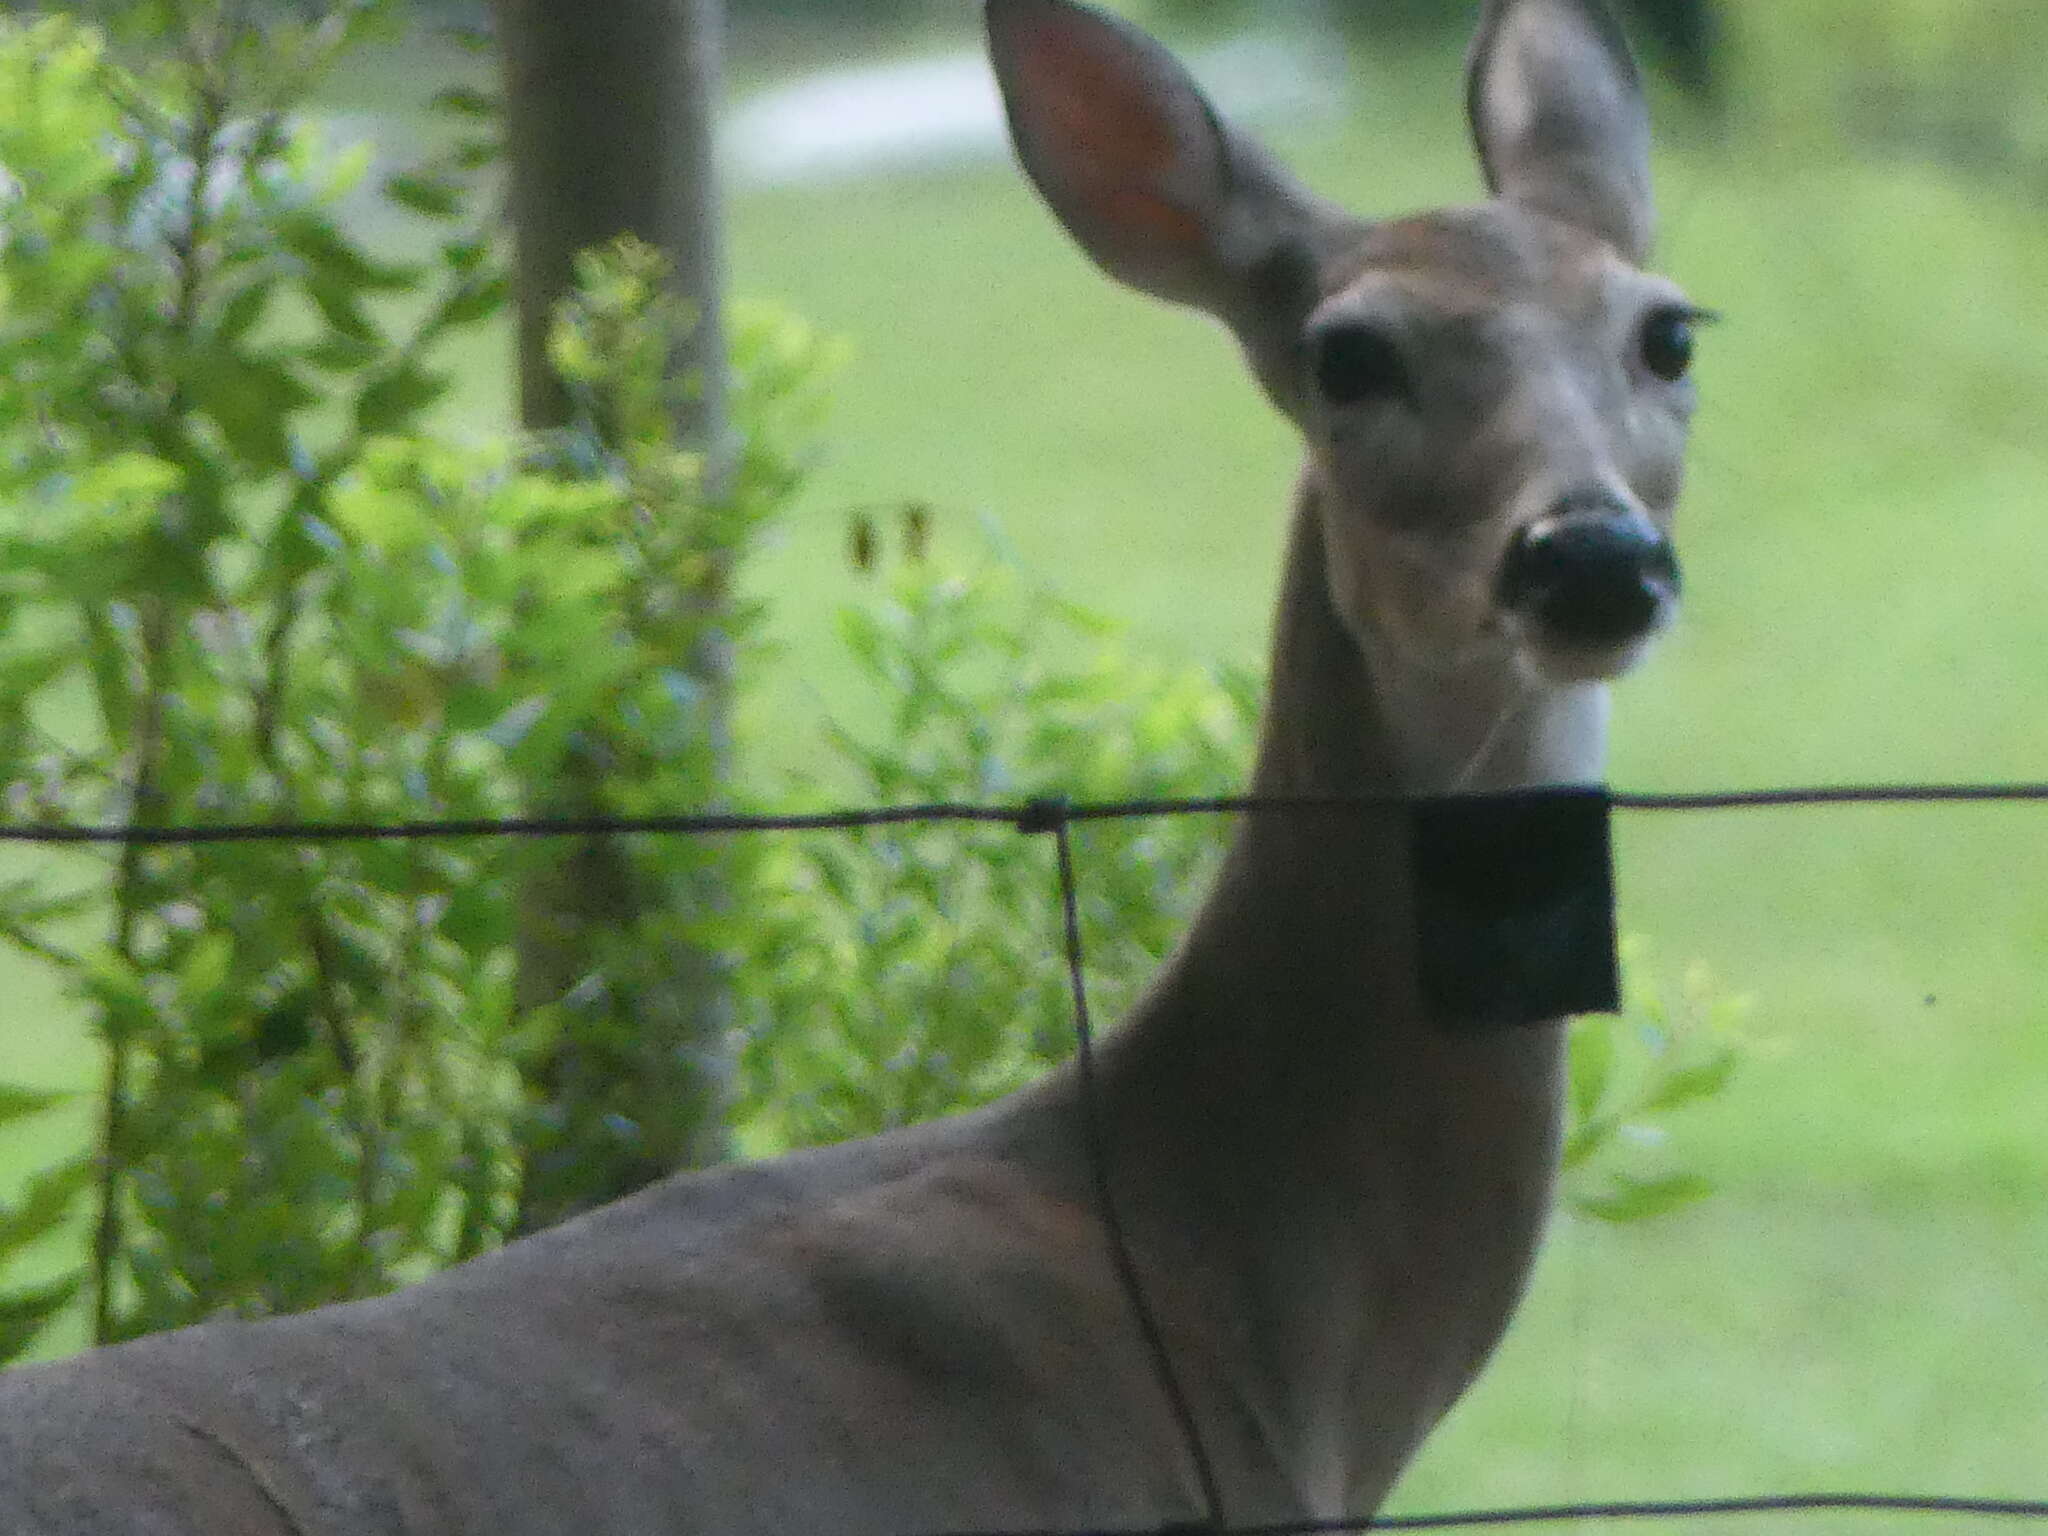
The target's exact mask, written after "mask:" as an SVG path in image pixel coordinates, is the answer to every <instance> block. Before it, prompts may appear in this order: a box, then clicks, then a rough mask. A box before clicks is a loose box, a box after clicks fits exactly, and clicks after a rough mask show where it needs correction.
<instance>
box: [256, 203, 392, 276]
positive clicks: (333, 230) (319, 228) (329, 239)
mask: <svg viewBox="0 0 2048 1536" xmlns="http://www.w3.org/2000/svg"><path fill="white" fill-rule="evenodd" d="M277 234H278V240H279V242H280V243H281V244H282V245H283V246H284V247H285V249H286V250H288V251H290V252H291V253H292V254H293V255H294V256H296V257H298V258H299V260H300V261H302V262H304V263H305V264H306V266H307V268H308V269H309V270H310V271H311V272H313V273H318V274H320V275H322V276H325V277H327V278H329V279H331V280H332V281H334V282H338V283H343V284H346V285H347V286H348V287H351V288H355V289H359V290H363V291H367V292H372V293H402V292H405V291H406V290H408V289H411V288H413V287H416V286H417V285H418V283H419V277H420V271H419V268H418V267H416V266H412V265H409V264H401V263H398V262H381V261H375V260H373V259H371V257H369V256H368V255H366V254H365V253H364V252H363V251H362V249H361V248H360V247H358V246H357V245H355V244H354V243H353V242H352V241H350V240H349V239H348V238H347V237H346V236H345V235H343V234H342V232H341V230H340V227H339V226H337V225H336V224H335V222H334V221H333V220H332V219H329V218H327V217H325V216H323V215H321V214H316V213H300V214H298V215H296V216H294V217H293V218H290V219H286V220H283V221H281V222H280V223H279V225H278V230H277Z"/></svg>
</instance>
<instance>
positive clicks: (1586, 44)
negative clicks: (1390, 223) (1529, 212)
mask: <svg viewBox="0 0 2048 1536" xmlns="http://www.w3.org/2000/svg"><path fill="white" fill-rule="evenodd" d="M1466 109H1467V112H1468V114H1469V116H1470V118H1471V122H1472V137H1473V140H1474V142H1476V143H1477V145H1478V147H1479V160H1480V164H1481V165H1482V166H1483V167H1484V169H1485V172H1486V184H1487V186H1488V187H1489V188H1490V189H1491V190H1493V191H1494V192H1496V193H1498V194H1500V195H1501V196H1503V197H1508V198H1512V199H1514V200H1515V201H1516V202H1519V203H1523V204H1526V205H1527V206H1529V207H1531V208H1535V209H1537V210H1539V211H1541V212H1543V213H1547V214H1549V215H1551V216H1552V217H1553V218H1558V219H1562V220H1564V221H1565V222H1566V223H1569V224H1576V225H1577V226H1579V227H1580V228H1581V229H1584V230H1587V231H1589V232H1591V233H1593V234H1596V235H1599V236H1600V237H1601V238H1602V239H1604V240H1606V241H1607V242H1608V243H1609V244H1611V245H1613V246H1614V247H1615V248H1616V249H1617V250H1619V251H1620V252H1621V253H1622V254H1623V255H1624V256H1626V257H1628V259H1629V260H1630V261H1634V262H1641V261H1642V260H1644V259H1645V258H1646V257H1647V256H1648V254H1649V250H1650V243H1651V238H1652V235H1653V233H1654V231H1655V227H1656V210H1655V207H1654V205H1653V204H1652V201H1651V197H1650V117H1649V110H1648V108H1647V107H1646V106H1645V105H1644V102H1643V90H1642V79H1641V76H1640V75H1638V74H1637V72H1636V65H1635V59H1634V58H1633V57H1632V56H1631V55H1630V53H1629V48H1628V40H1627V39H1626V38H1625V37H1624V36H1623V35H1622V31H1621V27H1620V26H1619V24H1617V23H1616V21H1615V20H1614V17H1613V16H1612V15H1611V14H1610V13H1609V12H1608V10H1607V8H1606V7H1605V6H1604V5H1603V4H1602V3H1601V0H1487V6H1486V13H1485V16H1484V17H1483V18H1482V20H1481V21H1480V24H1479V35H1478V37H1477V38H1476V39H1474V41H1473V44H1472V54H1471V60H1470V73H1469V75H1468V78H1467V92H1466Z"/></svg>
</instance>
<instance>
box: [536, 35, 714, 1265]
mask: <svg viewBox="0 0 2048 1536" xmlns="http://www.w3.org/2000/svg"><path fill="white" fill-rule="evenodd" d="M720 9H721V8H720V4H719V0H587V3H584V4H564V3H562V0H497V15H498V24H499V31H500V36H501V46H502V49H503V58H504V70H505V106H506V125H507V139H508V146H509V149H510V156H511V171H512V185H511V202H512V214H513V222H514V225H515V229H516V232H517V242H518V255H517V292H518V309H519V382H520V407H521V414H522V416H523V418H524V420H525V423H526V425H527V426H529V427H532V428H540V429H545V428H553V427H559V426H562V425H564V424H565V423H566V421H567V419H568V415H569V402H568V400H567V398H566V395H565V393H564V391H563V389H562V386H561V383H560V381H559V380H558V379H557V378H556V377H555V374H554V372H553V370H552V369H551V368H550V366H549V363H548V357H547V336H548V329H549V324H550V320H551V317H552V314H553V310H554V307H555V304H556V302H557V300H559V299H560V298H561V296H562V295H563V294H564V293H565V292H566V291H567V290H568V288H569V287H570V286H571V284H572V283H573V280H574V260H575V257H576V255H577V253H578V252H580V251H583V250H586V249H588V248H590V247H593V246H597V245H602V244H604V243H605V242H607V241H610V240H613V239H615V238H617V237H618V236H620V235H625V234H631V235H635V236H637V237H639V238H640V239H642V240H644V241H646V242H647V243H648V244H650V245H652V246H654V247H656V248H657V249H658V250H660V251H662V252H663V253H664V254H665V255H666V256H667V257H668V259H669V261H670V263H671V264H672V271H673V276H674V282H675V285H676V287H677V289H678V291H679V293H680V294H681V295H682V296H683V297H684V298H685V299H686V300H688V302H689V303H690V304H691V306H692V307H693V310H694V313H695V314H696V316H697V321H698V323H697V326H696V329H695V332H694V334H693V335H692V336H691V338H690V340H689V342H688V344H687V345H686V346H685V347H683V348H682V349H681V352H680V355H679V356H678V357H677V358H676V360H675V366H676V368H677V369H678V370H679V371H681V372H684V373H686V374H688V375H690V376H693V383H694V387H693V388H692V389H691V390H689V391H688V393H687V395H686V397H685V398H686V401H687V403H686V405H685V406H683V407H682V408H681V409H682V411H683V413H684V414H683V419H681V420H679V421H678V423H677V426H678V429H679V434H680V436H681V438H682V440H684V441H686V442H690V443H692V444H694V445H695V446H697V447H698V448H700V449H702V450H703V451H704V452H705V453H706V455H707V462H708V464H709V466H710V468H709V472H708V479H709V482H710V490H711V493H712V494H713V495H716V494H718V493H719V491H720V490H721V488H722V484H723V481H724V479H725V475H724V471H723V469H722V464H723V461H724V459H725V456H726V452H727V441H728V436H729V428H728V423H727V415H726V399H727V387H726V384H727V381H726V345H725V334H724V327H723V324H722V319H723V316H722V306H721V302H720V290H721V287H722V280H723V272H722V267H723V261H722V256H721V248H720V230H721V222H720V217H719V200H718V196H717V184H716V178H715V172H714V165H713V159H712V148H713V117H714V110H715V106H716V101H717V93H718V82H719V72H720V71H719V41H720V39H719V31H720V19H721V18H720ZM714 618H715V615H714ZM719 628H720V626H718V625H716V624H715V623H714V625H713V626H712V629H713V631H714V632H717V631H718V630H719ZM686 666H687V670H688V671H689V672H690V673H691V674H692V677H693V679H694V680H695V681H696V682H697V683H698V684H699V685H700V687H701V688H702V689H703V691H704V694H705V696H706V697H707V698H708V699H709V700H710V701H711V707H710V718H711V720H712V722H713V723H712V726H711V729H712V731H713V733H714V736H715V738H716V766H715V768H714V770H713V777H714V779H715V780H717V781H718V782H716V783H714V784H710V785H707V786H705V790H706V799H707V800H708V799H710V798H712V796H713V795H714V794H715V793H716V792H717V791H718V790H720V789H722V788H723V787H724V783H725V781H726V780H727V779H728V778H729V774H730V769H731V763H730V749H729V747H728V746H727V745H726V740H727V736H728V731H727V722H728V721H729V718H730V711H731V692H732V683H733V679H732V668H731V661H730V656H729V653H728V651H727V649H726V647H725V646H724V645H723V644H722V643H714V644H707V645H706V646H704V647H703V648H702V649H701V650H700V652H699V654H697V655H694V656H691V657H689V658H687V661H686ZM611 757H612V753H611V752H610V750H609V749H608V745H607V740H606V724H605V722H602V721H592V722H589V723H588V726H587V728H586V729H584V730H582V731H580V732H578V733H577V734H576V737H575V738H574V743H573V745H572V747H571V749H570V751H569V752H568V754H567V755H566V759H565V761H563V762H562V763H561V765H560V768H559V771H558V772H557V773H556V774H554V775H553V776H552V782H551V783H550V784H548V785H546V786H545V787H544V788H543V789H542V790H541V791H539V795H538V802H537V803H536V804H535V806H534V807H533V808H534V809H535V810H536V811H537V812H540V813H543V814H577V813H586V812H601V811H603V810H605V809H607V804H606V796H605V785H604V780H605V776H606V772H607V765H608V763H609V761H610V760H611ZM643 860H644V861H645V862H647V863H650V864H651V863H652V861H651V860H647V859H646V856H645V854H644V852H641V853H640V856H639V857H637V858H636V849H635V848H634V847H633V846H631V845H630V844H628V843H624V842H619V841H612V840H604V839H596V840H592V841H589V842H587V843H584V844H582V845H581V846H579V847H577V848H575V849H574V850H573V852H568V855H567V856H565V857H562V858H560V859H559V860H557V861H554V862H552V864H551V865H550V866H549V867H548V868H547V870H546V873H545V874H543V875H540V876H537V877H536V878H535V879H534V880H533V881H532V882H531V883H530V885H529V887H528V889H527V890H526V891H525V893H524V895H523V899H522V911H521V914H520V929H521V942H520V954H519V966H520V995H521V998H522V1001H524V1002H526V1003H528V1004H541V1003H548V1002H553V1001H556V1000H559V999H561V998H564V997H565V996H566V997H572V998H573V999H574V1001H573V1005H572V1006H571V1007H570V1008H568V1009H567V1010H566V1015H565V1017H566V1020H567V1022H566V1026H565V1029H564V1031H563V1034H562V1035H561V1037H560V1039H559V1042H558V1043H557V1044H556V1045H554V1046H553V1047H551V1049H550V1050H549V1051H548V1053H547V1054H546V1056H545V1058H544V1059H543V1060H541V1061H539V1062H537V1063H535V1064H534V1065H533V1066H532V1067H530V1068H529V1069H528V1082H527V1087H528V1092H529V1101H530V1103H531V1104H532V1106H533V1108H534V1110H535V1115H534V1122H535V1124H534V1130H533V1132H532V1134H531V1135H530V1136H529V1137H528V1139H527V1144H526V1146H525V1149H524V1150H525V1153H526V1174H525V1184H524V1190H523V1193H522V1196H521V1202H520V1211H519V1219H518V1227H519V1229H520V1230H521V1231H532V1230H536V1229H538V1228H540V1227H544V1226H548V1225H550V1224H552V1223H553V1222H556V1221H559V1220H561V1219H562V1218H564V1217H566V1216H570V1215H573V1214H575V1213H576V1212H577V1211H578V1210H581V1209H585V1208H587V1207H589V1206H593V1205H597V1204H601V1203H603V1202H605V1201H608V1200H612V1199H616V1198H618V1197H620V1196H623V1195H626V1194H629V1193H631V1192H632V1191H633V1190H634V1189H637V1188H639V1187H640V1186H641V1185H643V1184H645V1183H648V1182H650V1181H651V1180H653V1179H655V1178H658V1177H660V1176H662V1175H663V1174H665V1173H668V1172H670V1171H672V1170H673V1169H674V1168H676V1167H678V1166H685V1165H691V1164H698V1163H703V1162H709V1161H715V1160H717V1159H718V1158H719V1157H720V1156H722V1155H723V1154H724V1152H725V1150H726V1139H725V1134H724V1127H723V1118H722V1111H723V1081H724V1073H723V1070H722V1063H723V1059H724V1055H725V1050H726V1047H725V1041H726V1038H727V1036H728V1034H729V1030H730V1023H731V1018H732V1002H731V996H730V989H729V987H728V985H727V983H726V982H725V980H724V978H723V976H722V972H721V965H720V962H719V959H718V957H717V956H716V955H715V954H712V953H710V952H708V951H704V950H702V949H701V948H698V947H696V946H694V945H691V944H689V943H687V942H684V943H677V944H671V945H669V946H668V947H667V952H666V953H663V954H661V955H658V956H657V955H647V956H643V957H640V960H641V962H642V963H638V964H636V965H635V966H634V968H633V970H634V972H635V974H633V975H631V976H624V975H611V974H606V972H605V968H604V966H603V965H602V964H601V962H600V960H599V952H600V949H601V946H602V942H603V940H604V939H605V938H606V937H607V936H610V937H611V938H612V939H613V942H614V944H616V942H617V938H616V936H617V935H619V934H621V933H626V932H631V931H632V929H633V927H634V925H635V924H636V923H638V922H639V921H640V920H641V919H642V918H643V917H648V916H652V915H653V914H655V913H657V912H659V911H661V910H663V909H664V908H671V909H672V908H673V907H674V906H676V905H677V904H682V905H684V906H686V907H688V906H695V907H702V906H706V905H712V904H715V903H716V902H717V901H718V900H719V899H720V894H721V893H720V891H719V890H718V888H717V887H718V882H717V880H716V877H715V875H714V874H713V873H711V872H710V870H700V871H699V872H697V873H695V874H694V875H691V876H689V877H686V878H684V879H682V880H680V881H679V880H676V879H674V878H664V877H662V876H659V875H657V874H656V873H655V872H654V870H652V869H651V868H643V867H641V866H642V862H643ZM713 868H715V866H713ZM648 962H651V963H648Z"/></svg>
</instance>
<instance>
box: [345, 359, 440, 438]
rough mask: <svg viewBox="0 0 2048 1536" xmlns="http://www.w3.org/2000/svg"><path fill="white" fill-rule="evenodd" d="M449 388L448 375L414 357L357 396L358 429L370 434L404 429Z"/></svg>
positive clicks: (377, 378) (381, 375)
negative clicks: (414, 360)
mask: <svg viewBox="0 0 2048 1536" xmlns="http://www.w3.org/2000/svg"><path fill="white" fill-rule="evenodd" d="M447 391H448V378H447V376H446V375H445V374H438V373H432V372H429V371H428V370H427V369H425V368H422V367H421V366H420V365H419V364H418V363H415V362H412V361H410V360H408V361H406V362H403V363H400V364H399V365H398V366H397V367H396V368H393V369H391V370H390V371H389V372H386V373H381V374H379V375H378V376H377V377H376V378H374V379H372V380H371V381H370V382H369V383H368V384H366V385H364V386H363V391H362V393H361V394H360V395H358V396H357V397H356V430H358V431H359V432H361V433H362V434H363V435H364V436H366V437H371V436H376V435H378V434H381V433H386V432H398V431H402V430H403V429H405V428H406V427H409V426H411V425H413V422H414V419H415V418H416V417H417V416H418V415H419V414H420V413H421V412H422V411H424V410H425V409H426V408H427V407H428V406H430V405H432V404H433V403H434V402H435V401H436V400H438V399H440V398H441V396H442V395H444V394H446V393H447Z"/></svg>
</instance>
